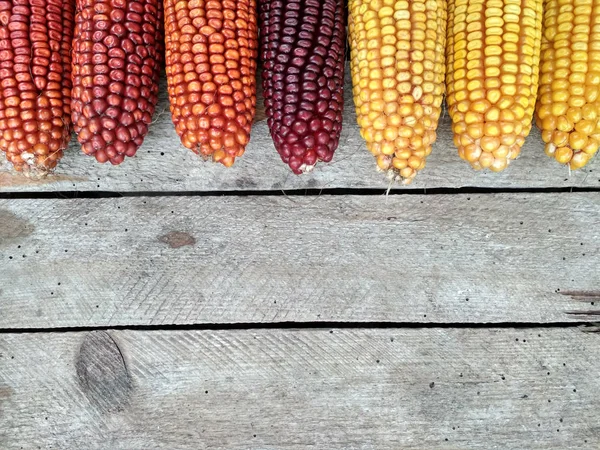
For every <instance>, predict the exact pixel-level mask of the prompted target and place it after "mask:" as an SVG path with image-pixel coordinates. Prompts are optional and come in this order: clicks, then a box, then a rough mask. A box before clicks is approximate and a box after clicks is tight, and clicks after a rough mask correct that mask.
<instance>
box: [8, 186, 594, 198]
mask: <svg viewBox="0 0 600 450" xmlns="http://www.w3.org/2000/svg"><path fill="white" fill-rule="evenodd" d="M573 192H600V186H590V187H575V186H567V187H548V188H483V187H461V188H432V189H426V188H415V189H410V188H392V189H390V190H389V191H388V190H387V189H374V188H356V189H355V188H326V189H318V188H310V189H290V190H281V189H279V190H243V191H235V190H231V191H139V192H113V191H54V192H0V199H46V198H48V199H96V198H127V197H252V196H255V197H258V196H264V197H319V196H344V195H354V196H377V195H379V196H383V195H389V196H393V195H456V194H463V195H468V194H554V193H573Z"/></svg>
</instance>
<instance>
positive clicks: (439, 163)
mask: <svg viewBox="0 0 600 450" xmlns="http://www.w3.org/2000/svg"><path fill="white" fill-rule="evenodd" d="M160 92H161V97H160V101H159V105H158V107H157V114H156V115H155V119H154V120H155V123H154V124H153V125H152V126H151V127H150V133H149V135H148V137H147V138H146V141H145V143H144V145H143V146H142V148H141V149H140V151H139V152H138V155H137V156H136V157H135V158H133V159H128V160H127V161H126V162H125V163H123V164H122V165H121V166H118V167H113V166H111V165H110V164H108V165H100V164H98V163H97V162H96V161H95V160H94V158H90V157H88V156H85V155H83V154H82V153H81V151H80V149H79V147H78V145H77V144H76V143H75V140H73V142H72V143H71V145H70V147H69V148H68V149H67V151H66V154H65V157H64V158H63V160H62V161H61V162H60V165H59V168H58V169H57V171H56V173H55V175H52V176H49V177H48V178H46V179H44V180H38V181H32V180H29V179H27V178H25V177H23V176H19V175H13V174H11V173H10V171H9V167H8V165H6V164H5V165H4V166H2V164H1V163H0V192H25V191H29V192H36V191H118V192H136V191H137V192H150V191H153V192H155V191H178V192H179V191H232V190H233V191H240V190H276V191H278V190H289V189H306V188H313V189H321V188H375V189H387V188H388V187H389V182H388V180H387V179H386V177H385V176H384V175H383V174H382V173H380V172H377V170H376V165H375V160H374V158H373V156H371V154H370V153H369V152H368V150H367V149H366V146H365V145H364V143H363V140H362V138H361V136H360V133H359V131H358V127H357V125H356V117H355V113H354V105H353V102H352V97H351V94H352V89H351V85H350V76H349V70H347V71H346V87H345V105H344V108H345V112H344V127H343V132H342V136H341V139H340V147H339V149H338V150H337V152H336V154H335V157H334V159H333V161H332V163H330V164H322V163H319V164H318V165H317V167H316V169H315V170H314V171H313V172H311V173H310V174H305V175H303V176H301V177H298V176H296V175H294V174H293V173H292V172H291V171H290V170H289V168H288V167H287V166H286V165H285V164H283V163H282V162H281V159H280V158H279V155H278V154H277V152H276V151H275V148H274V146H273V143H272V141H271V137H270V135H269V131H268V128H267V123H266V121H265V120H264V113H263V112H262V110H261V108H260V107H259V110H260V111H259V116H260V117H259V119H263V120H260V121H258V122H257V123H255V124H254V128H253V130H252V137H251V142H250V144H249V146H248V148H247V151H246V153H245V154H244V156H243V157H242V158H240V159H239V160H238V161H237V162H236V163H235V165H234V167H232V168H230V169H226V168H224V167H223V166H221V165H218V164H213V163H205V162H203V161H202V160H201V159H200V158H198V156H196V155H194V154H193V153H192V152H191V151H189V150H187V149H185V148H184V147H183V146H181V144H180V143H179V138H178V137H177V134H176V133H175V129H174V127H173V125H172V123H171V118H170V113H169V106H168V101H167V95H166V85H165V82H164V80H163V82H162V87H161V91H160ZM259 106H260V99H259ZM438 134H439V137H438V142H437V143H436V144H435V146H434V149H433V153H432V155H431V156H430V157H429V158H428V161H427V168H426V169H425V170H424V171H423V172H422V173H421V174H420V175H419V176H418V177H417V179H416V181H415V182H414V183H413V184H412V185H411V187H412V188H421V189H423V188H426V189H432V188H440V187H445V188H456V187H464V186H476V187H495V188H527V187H536V188H542V187H573V186H575V187H597V186H600V162H598V159H595V160H594V161H592V162H591V163H590V164H589V165H588V166H587V168H585V169H584V170H581V171H577V172H572V173H570V172H569V170H568V169H567V168H566V167H563V166H560V165H559V164H557V163H556V162H554V161H553V160H551V159H549V158H548V157H547V156H546V155H545V154H544V151H543V145H542V141H541V137H540V133H539V131H538V130H537V129H535V127H534V130H533V131H532V133H531V135H530V136H529V138H528V139H527V142H526V143H525V146H524V148H523V151H522V156H521V157H520V158H519V159H518V160H517V161H515V162H513V163H512V164H511V166H510V167H509V169H508V170H506V171H505V172H504V173H501V174H495V173H491V172H475V171H473V170H472V169H471V168H470V166H469V165H468V164H467V163H465V162H464V161H462V160H461V159H460V158H459V157H458V155H457V151H456V148H455V147H454V144H453V142H452V133H451V129H450V120H449V118H448V116H447V114H446V113H444V117H443V119H442V121H441V124H440V127H439V130H438ZM2 169H3V170H2ZM394 188H395V189H404V188H402V187H400V186H395V187H394Z"/></svg>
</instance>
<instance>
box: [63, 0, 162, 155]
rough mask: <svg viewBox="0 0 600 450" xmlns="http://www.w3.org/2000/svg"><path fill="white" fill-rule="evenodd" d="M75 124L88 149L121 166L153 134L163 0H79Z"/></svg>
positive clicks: (73, 94)
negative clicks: (145, 138)
mask: <svg viewBox="0 0 600 450" xmlns="http://www.w3.org/2000/svg"><path fill="white" fill-rule="evenodd" d="M76 3H77V14H76V16H75V37H74V39H73V89H72V91H71V111H72V119H73V127H74V129H75V132H76V133H77V139H78V140H79V142H80V144H81V148H82V150H83V152H84V153H86V154H88V155H94V156H95V157H96V159H97V160H98V161H99V162H101V163H104V162H106V161H110V162H111V163H112V164H120V163H121V162H123V160H124V158H125V156H134V155H135V153H136V151H137V149H138V148H139V147H140V145H142V142H143V140H144V137H145V136H146V134H147V133H148V126H149V125H150V122H151V121H152V115H153V114H154V110H155V108H156V103H157V100H158V79H159V74H160V62H161V61H162V55H161V54H160V52H161V50H162V49H163V48H164V44H163V43H162V40H163V36H164V34H163V30H164V24H163V8H162V1H160V0H77V2H76Z"/></svg>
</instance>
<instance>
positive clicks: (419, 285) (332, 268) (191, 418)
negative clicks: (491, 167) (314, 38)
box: [0, 89, 600, 450]
mask: <svg viewBox="0 0 600 450" xmlns="http://www.w3.org/2000/svg"><path fill="white" fill-rule="evenodd" d="M163 92H164V89H163ZM349 94H350V90H349V89H346V105H345V107H346V111H345V127H344V132H343V135H342V140H341V145H340V148H339V150H338V151H337V153H336V156H335V158H334V161H333V162H332V163H331V164H328V165H326V164H319V165H318V166H317V168H316V170H315V171H314V172H312V173H310V174H307V175H304V176H302V177H297V176H295V175H293V174H292V173H291V172H290V171H289V169H288V168H287V167H285V166H284V165H283V164H282V163H281V161H280V159H279V156H278V155H277V154H276V152H275V150H274V148H273V145H272V143H271V141H270V137H269V135H268V130H267V126H266V122H265V121H264V114H263V113H262V112H261V111H259V115H258V120H257V122H256V124H255V127H254V130H253V136H252V141H251V143H250V145H249V147H248V150H247V153H246V154H245V155H244V156H243V157H242V158H241V159H240V160H239V161H238V162H236V164H235V166H234V167H233V168H231V169H225V168H223V167H221V166H218V165H214V164H210V163H203V162H202V161H200V160H199V159H198V158H197V157H196V156H195V155H193V154H192V153H191V152H189V151H188V150H186V149H184V148H183V147H181V146H180V145H179V143H178V140H177V137H176V135H175V133H174V130H173V127H172V125H171V123H170V117H169V113H168V107H167V103H166V98H165V97H164V96H163V97H162V98H161V102H160V105H159V107H158V111H159V113H158V114H157V117H156V123H155V124H154V126H153V127H152V128H151V131H150V135H149V136H148V138H147V140H146V143H145V144H144V146H143V147H142V149H141V150H140V152H139V153H138V156H137V157H136V158H134V159H130V160H127V161H126V162H125V163H124V164H122V165H121V166H119V167H112V166H108V165H105V166H101V165H99V164H97V163H96V162H95V160H93V158H89V157H85V156H83V155H81V154H80V153H79V152H78V149H77V147H76V145H75V144H73V145H72V146H71V147H70V149H69V150H68V152H67V154H66V156H65V158H64V160H63V161H62V162H61V165H60V167H59V169H58V170H57V171H56V173H55V174H54V175H52V176H49V177H48V178H46V179H45V180H41V181H32V180H29V179H26V178H24V177H22V176H19V175H14V174H11V173H10V172H9V171H8V170H6V169H7V167H6V166H4V167H3V169H4V170H2V171H0V261H1V264H0V448H1V449H11V450H12V449H50V448H52V449H107V450H113V449H115V450H116V449H158V448H161V449H170V450H174V449H198V448H211V449H214V448H223V449H247V448H252V449H307V448H319V449H334V448H344V449H395V450H398V449H423V450H425V449H428V450H430V449H491V448H497V449H557V450H558V449H560V450H567V449H598V448H600V447H599V446H600V420H599V419H600V397H599V396H598V392H600V379H599V377H598V374H599V373H600V345H599V344H600V333H598V332H597V331H598V328H597V327H596V326H595V322H596V321H600V192H599V191H600V162H599V160H598V159H596V160H594V161H593V162H592V163H591V164H590V165H589V166H588V167H586V168H585V169H584V170H582V171H579V172H573V173H569V171H568V170H567V169H566V168H564V167H561V166H559V165H558V164H556V163H554V162H553V161H551V160H550V159H548V158H547V157H546V156H545V155H544V154H543V150H542V145H541V141H540V136H539V132H537V131H533V132H532V134H531V136H530V137H529V139H528V140H527V143H526V145H525V147H524V149H523V154H522V157H521V158H519V159H518V160H517V161H515V162H514V163H513V164H512V165H511V166H510V167H509V169H508V170H507V171H506V172H504V173H502V174H492V173H486V172H474V171H472V170H471V169H470V168H469V167H468V166H467V165H466V163H464V162H463V161H461V160H460V159H459V158H458V156H457V155H456V151H455V149H454V147H453V146H452V142H451V135H450V122H449V120H448V117H444V118H443V119H442V123H441V126H440V133H439V134H440V136H439V140H438V143H437V144H436V145H435V148H434V153H433V154H432V156H431V157H430V159H429V160H428V167H427V168H426V170H425V171H424V172H422V173H421V174H420V175H419V176H418V177H417V180H416V182H415V183H414V184H413V185H411V186H409V187H407V188H405V187H399V186H389V184H388V182H387V180H385V177H383V175H382V174H381V173H377V172H376V170H375V163H374V160H373V157H372V156H371V155H370V154H369V153H368V152H367V150H366V149H365V147H364V144H363V143H362V141H361V138H360V135H359V132H358V130H357V128H356V126H355V116H354V109H353V106H352V102H351V99H350V97H349ZM259 104H260V102H259ZM390 187H391V189H390V191H389V193H388V194H387V195H386V192H387V190H388V188H390Z"/></svg>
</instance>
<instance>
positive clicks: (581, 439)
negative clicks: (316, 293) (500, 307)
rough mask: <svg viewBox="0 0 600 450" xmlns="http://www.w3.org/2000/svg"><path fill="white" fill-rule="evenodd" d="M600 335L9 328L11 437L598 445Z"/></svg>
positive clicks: (161, 443)
mask: <svg viewBox="0 0 600 450" xmlns="http://www.w3.org/2000/svg"><path fill="white" fill-rule="evenodd" d="M598 344H600V334H597V333H586V332H583V331H581V330H579V329H576V328H570V329H545V328H542V329H470V330H469V329H463V330H458V329H421V330H418V329H386V330H372V329H366V330H339V329H334V330H326V329H323V330H318V329H317V330H315V329H304V330H246V331H244V330H229V331H108V332H104V331H96V332H92V334H91V335H90V334H88V333H67V334H64V333H48V334H46V333H36V334H3V335H0V442H1V443H2V445H1V446H2V448H3V449H5V450H13V449H14V450H18V449H20V448H27V449H31V448H33V449H36V448H53V449H54V448H59V449H86V450H87V449H89V450H94V449H106V450H119V449H127V450H131V449H142V448H144V449H150V448H151V449H168V450H172V449H178V450H179V449H208V448H210V449H217V448H218V449H298V450H300V449H302V450H304V449H307V448H315V449H383V450H385V449H390V450H392V449H393V450H398V449H403V450H405V449H423V450H431V449H436V450H437V449H445V450H450V449H455V450H458V449H460V450H465V449H469V450H476V449H485V450H488V449H502V450H508V449H518V450H522V449H528V450H531V449H556V450H568V449H597V448H598V436H600V426H599V423H598V411H599V410H600V399H599V397H598V391H599V390H600V380H599V378H598V376H597V375H598V373H599V372H600V345H598Z"/></svg>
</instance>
